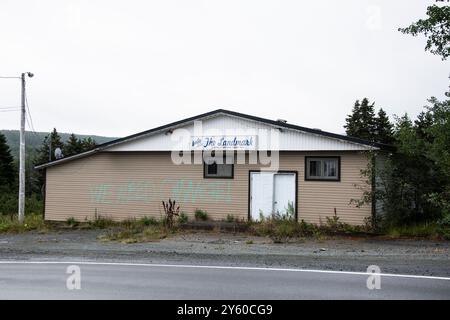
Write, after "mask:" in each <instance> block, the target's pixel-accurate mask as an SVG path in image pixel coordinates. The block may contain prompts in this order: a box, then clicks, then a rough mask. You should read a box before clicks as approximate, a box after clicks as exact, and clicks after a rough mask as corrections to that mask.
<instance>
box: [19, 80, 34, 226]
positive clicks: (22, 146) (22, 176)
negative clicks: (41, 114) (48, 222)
mask: <svg viewBox="0 0 450 320" xmlns="http://www.w3.org/2000/svg"><path fill="white" fill-rule="evenodd" d="M26 75H28V77H30V78H31V77H33V74H32V73H31V72H27V73H22V76H21V82H22V99H21V108H20V153H19V222H20V223H22V222H23V220H24V218H25V112H26V107H25V99H26V98H25V76H26Z"/></svg>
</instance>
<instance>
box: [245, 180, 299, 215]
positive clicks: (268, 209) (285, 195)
mask: <svg viewBox="0 0 450 320" xmlns="http://www.w3.org/2000/svg"><path fill="white" fill-rule="evenodd" d="M295 193H296V188H295V173H275V172H251V173H250V216H251V219H252V220H253V221H258V220H260V216H261V215H262V216H263V217H270V216H271V215H272V214H273V213H280V214H286V213H287V212H288V211H289V210H291V211H290V212H292V213H293V214H295V198H296V197H295Z"/></svg>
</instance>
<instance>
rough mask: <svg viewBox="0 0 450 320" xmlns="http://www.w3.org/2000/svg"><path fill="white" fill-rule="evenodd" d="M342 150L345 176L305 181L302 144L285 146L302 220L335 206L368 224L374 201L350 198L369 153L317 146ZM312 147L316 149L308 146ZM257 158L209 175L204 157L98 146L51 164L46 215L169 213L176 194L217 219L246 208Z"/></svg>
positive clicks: (318, 217) (284, 163) (316, 219)
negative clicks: (182, 160)
mask: <svg viewBox="0 0 450 320" xmlns="http://www.w3.org/2000/svg"><path fill="white" fill-rule="evenodd" d="M321 154H322V155H340V156H341V181H340V182H318V181H304V156H305V153H301V152H282V153H281V154H280V170H295V171H298V175H299V176H298V196H297V199H298V211H299V220H300V219H304V220H305V221H307V222H313V223H320V222H321V221H322V222H325V221H326V216H332V215H333V214H334V208H336V210H337V214H338V216H339V217H340V219H341V220H342V221H344V222H348V223H352V224H362V223H363V222H364V218H365V217H367V216H370V206H364V207H363V208H356V207H355V206H354V205H350V204H349V202H350V199H352V198H360V197H361V195H362V191H361V190H359V189H358V188H356V187H355V185H361V184H363V181H362V179H361V176H360V171H361V169H364V168H365V166H366V163H367V162H366V159H365V157H364V155H362V154H361V153H357V152H344V153H342V152H341V153H339V154H338V153H330V152H328V153H314V155H321ZM307 155H312V153H308V154H307ZM258 169H260V166H259V165H239V164H237V165H235V169H234V179H203V166H202V165H180V166H177V165H173V164H172V161H171V158H170V153H168V152H146V153H99V154H96V155H93V156H91V157H87V158H84V159H78V160H74V161H71V162H69V163H66V164H64V165H58V166H54V167H50V168H47V185H46V188H47V190H46V203H45V206H46V208H45V211H46V219H49V220H60V221H62V220H66V219H67V218H69V217H74V218H75V219H77V220H79V221H83V220H90V219H93V218H94V216H95V213H97V215H100V216H107V217H111V218H113V219H115V220H123V219H127V218H130V217H142V216H154V217H161V216H162V215H163V210H162V205H161V201H162V200H167V199H168V198H169V197H171V198H177V199H178V200H179V204H180V206H181V210H182V211H184V212H185V213H186V214H188V215H189V216H190V217H193V215H194V210H195V209H196V208H199V209H202V210H206V211H207V212H208V215H209V216H210V217H211V218H212V219H225V218H226V217H227V215H228V214H232V215H234V216H235V217H238V218H241V219H245V220H246V219H247V216H248V172H249V170H258Z"/></svg>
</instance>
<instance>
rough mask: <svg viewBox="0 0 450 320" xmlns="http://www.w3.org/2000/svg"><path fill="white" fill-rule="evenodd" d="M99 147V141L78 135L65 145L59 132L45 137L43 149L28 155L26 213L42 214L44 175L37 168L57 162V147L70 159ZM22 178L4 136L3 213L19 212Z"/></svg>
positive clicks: (0, 150) (0, 152)
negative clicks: (97, 142) (19, 191)
mask: <svg viewBox="0 0 450 320" xmlns="http://www.w3.org/2000/svg"><path fill="white" fill-rule="evenodd" d="M95 147H96V142H95V140H94V139H92V138H91V137H85V138H78V137H77V136H76V135H75V134H71V135H70V137H69V139H68V140H67V141H66V142H64V141H63V140H62V139H61V136H60V135H59V133H58V131H57V130H56V129H53V131H52V132H51V133H50V134H48V135H47V136H45V137H44V139H43V141H42V144H41V145H40V146H39V148H37V149H36V150H34V151H35V152H30V153H28V154H27V158H26V162H25V192H26V204H25V210H26V213H32V212H34V213H38V212H41V211H42V201H43V185H44V175H43V171H42V170H35V169H34V167H35V166H36V165H39V164H43V163H46V162H49V161H54V160H56V157H55V150H56V149H57V148H60V149H61V151H62V153H63V155H64V157H68V156H71V155H74V154H78V153H81V152H85V151H89V150H91V149H94V148H95ZM18 176H19V174H18V161H17V160H15V159H14V157H13V156H12V154H11V149H10V147H9V145H8V144H7V141H6V138H5V135H3V134H2V133H0V214H15V213H16V212H17V207H18V190H19V182H18Z"/></svg>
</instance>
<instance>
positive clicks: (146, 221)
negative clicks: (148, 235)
mask: <svg viewBox="0 0 450 320" xmlns="http://www.w3.org/2000/svg"><path fill="white" fill-rule="evenodd" d="M139 223H141V224H143V225H144V226H156V225H158V224H159V221H158V220H156V219H155V218H153V217H147V216H146V217H143V218H141V219H139Z"/></svg>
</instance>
